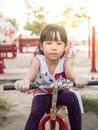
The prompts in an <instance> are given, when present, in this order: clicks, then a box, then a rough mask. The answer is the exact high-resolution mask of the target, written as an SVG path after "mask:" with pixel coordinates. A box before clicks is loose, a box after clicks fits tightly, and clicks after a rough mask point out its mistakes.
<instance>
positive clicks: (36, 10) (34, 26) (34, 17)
mask: <svg viewBox="0 0 98 130" xmlns="http://www.w3.org/2000/svg"><path fill="white" fill-rule="evenodd" d="M25 3H26V7H27V9H28V11H27V21H26V24H25V25H24V29H26V30H29V31H31V35H32V34H36V35H39V34H40V31H41V30H42V28H43V27H44V26H45V25H46V20H45V14H44V12H45V11H44V7H43V6H40V5H36V3H34V2H33V3H32V4H30V3H29V2H28V1H26V0H25Z"/></svg>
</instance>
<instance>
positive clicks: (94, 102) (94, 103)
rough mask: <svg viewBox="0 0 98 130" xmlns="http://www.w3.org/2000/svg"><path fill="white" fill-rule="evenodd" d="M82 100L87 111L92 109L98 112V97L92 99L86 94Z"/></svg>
mask: <svg viewBox="0 0 98 130" xmlns="http://www.w3.org/2000/svg"><path fill="white" fill-rule="evenodd" d="M82 101H83V106H84V111H85V112H89V111H92V112H94V113H96V114H98V99H91V98H86V97H85V96H83V97H82Z"/></svg>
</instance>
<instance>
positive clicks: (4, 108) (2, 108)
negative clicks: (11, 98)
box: [0, 99, 9, 110]
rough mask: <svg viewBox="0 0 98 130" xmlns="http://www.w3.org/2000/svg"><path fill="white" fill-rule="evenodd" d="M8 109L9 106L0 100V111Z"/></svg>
mask: <svg viewBox="0 0 98 130" xmlns="http://www.w3.org/2000/svg"><path fill="white" fill-rule="evenodd" d="M8 108H9V104H8V103H7V102H6V101H4V100H2V99H0V110H7V109H8Z"/></svg>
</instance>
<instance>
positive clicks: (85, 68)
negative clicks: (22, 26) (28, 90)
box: [0, 50, 98, 130]
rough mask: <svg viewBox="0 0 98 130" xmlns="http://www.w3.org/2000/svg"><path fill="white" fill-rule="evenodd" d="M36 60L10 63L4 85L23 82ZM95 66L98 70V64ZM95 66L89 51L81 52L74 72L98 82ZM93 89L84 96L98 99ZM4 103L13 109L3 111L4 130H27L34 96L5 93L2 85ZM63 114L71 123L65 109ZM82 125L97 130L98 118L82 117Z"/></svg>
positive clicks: (0, 126)
mask: <svg viewBox="0 0 98 130" xmlns="http://www.w3.org/2000/svg"><path fill="white" fill-rule="evenodd" d="M32 56H33V55H32V53H25V54H24V53H22V54H20V53H18V54H17V57H16V58H15V59H13V60H12V59H6V60H5V66H6V68H5V69H4V73H3V74H0V82H3V84H4V83H7V84H8V83H11V81H13V82H14V81H15V80H17V79H21V78H22V77H23V76H24V74H25V73H26V72H27V71H28V69H29V66H30V62H31V58H32ZM24 59H25V61H24ZM95 65H96V66H95V67H96V70H97V69H98V68H97V66H98V61H97V60H96V64H95ZM91 66H92V63H91V58H90V59H89V58H88V55H87V51H84V50H81V51H78V52H77V55H76V56H75V58H74V61H73V69H74V71H75V72H76V73H78V74H79V75H86V76H89V77H90V78H93V77H95V78H96V80H98V74H97V72H91V68H92V67H91ZM92 87H93V88H92ZM92 87H90V88H88V87H86V88H85V89H81V91H80V92H81V95H86V96H88V97H92V98H98V87H94V86H92ZM0 99H3V100H5V101H7V102H8V104H9V105H8V107H10V109H8V110H7V111H0V116H2V117H3V120H2V121H0V130H16V129H18V130H23V128H24V126H25V123H26V120H27V117H28V114H29V111H30V105H31V101H32V95H31V94H29V95H28V94H24V93H20V92H18V91H3V89H2V85H0ZM20 99H21V100H20ZM60 114H62V115H63V116H65V115H66V116H65V118H66V119H68V117H67V113H65V109H64V108H63V109H62V110H61V111H60ZM82 124H83V130H93V129H94V130H97V129H98V115H96V114H95V113H93V112H88V113H84V114H82Z"/></svg>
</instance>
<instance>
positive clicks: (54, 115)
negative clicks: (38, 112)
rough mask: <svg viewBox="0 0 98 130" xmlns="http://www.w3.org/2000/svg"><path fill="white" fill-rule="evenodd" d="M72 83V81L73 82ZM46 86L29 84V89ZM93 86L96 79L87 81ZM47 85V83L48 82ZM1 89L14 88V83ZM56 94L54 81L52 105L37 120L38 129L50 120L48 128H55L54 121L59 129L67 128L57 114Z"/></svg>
mask: <svg viewBox="0 0 98 130" xmlns="http://www.w3.org/2000/svg"><path fill="white" fill-rule="evenodd" d="M73 84H74V83H73ZM40 85H41V86H42V85H43V86H44V87H45V86H46V85H45V84H31V85H30V87H29V89H35V88H39V86H40ZM89 85H90V86H91V85H92V86H93V85H98V81H89V83H88V84H87V86H89ZM48 86H49V84H48ZM3 90H15V86H14V85H4V86H3ZM57 95H58V84H57V83H54V87H53V97H52V107H51V109H50V112H49V113H46V114H45V115H44V116H43V117H42V119H41V120H40V122H39V126H38V130H45V124H46V122H47V121H50V130H55V129H56V122H58V124H59V130H68V125H67V123H66V121H65V120H64V118H63V117H62V116H61V115H59V114H57V107H56V102H57Z"/></svg>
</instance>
